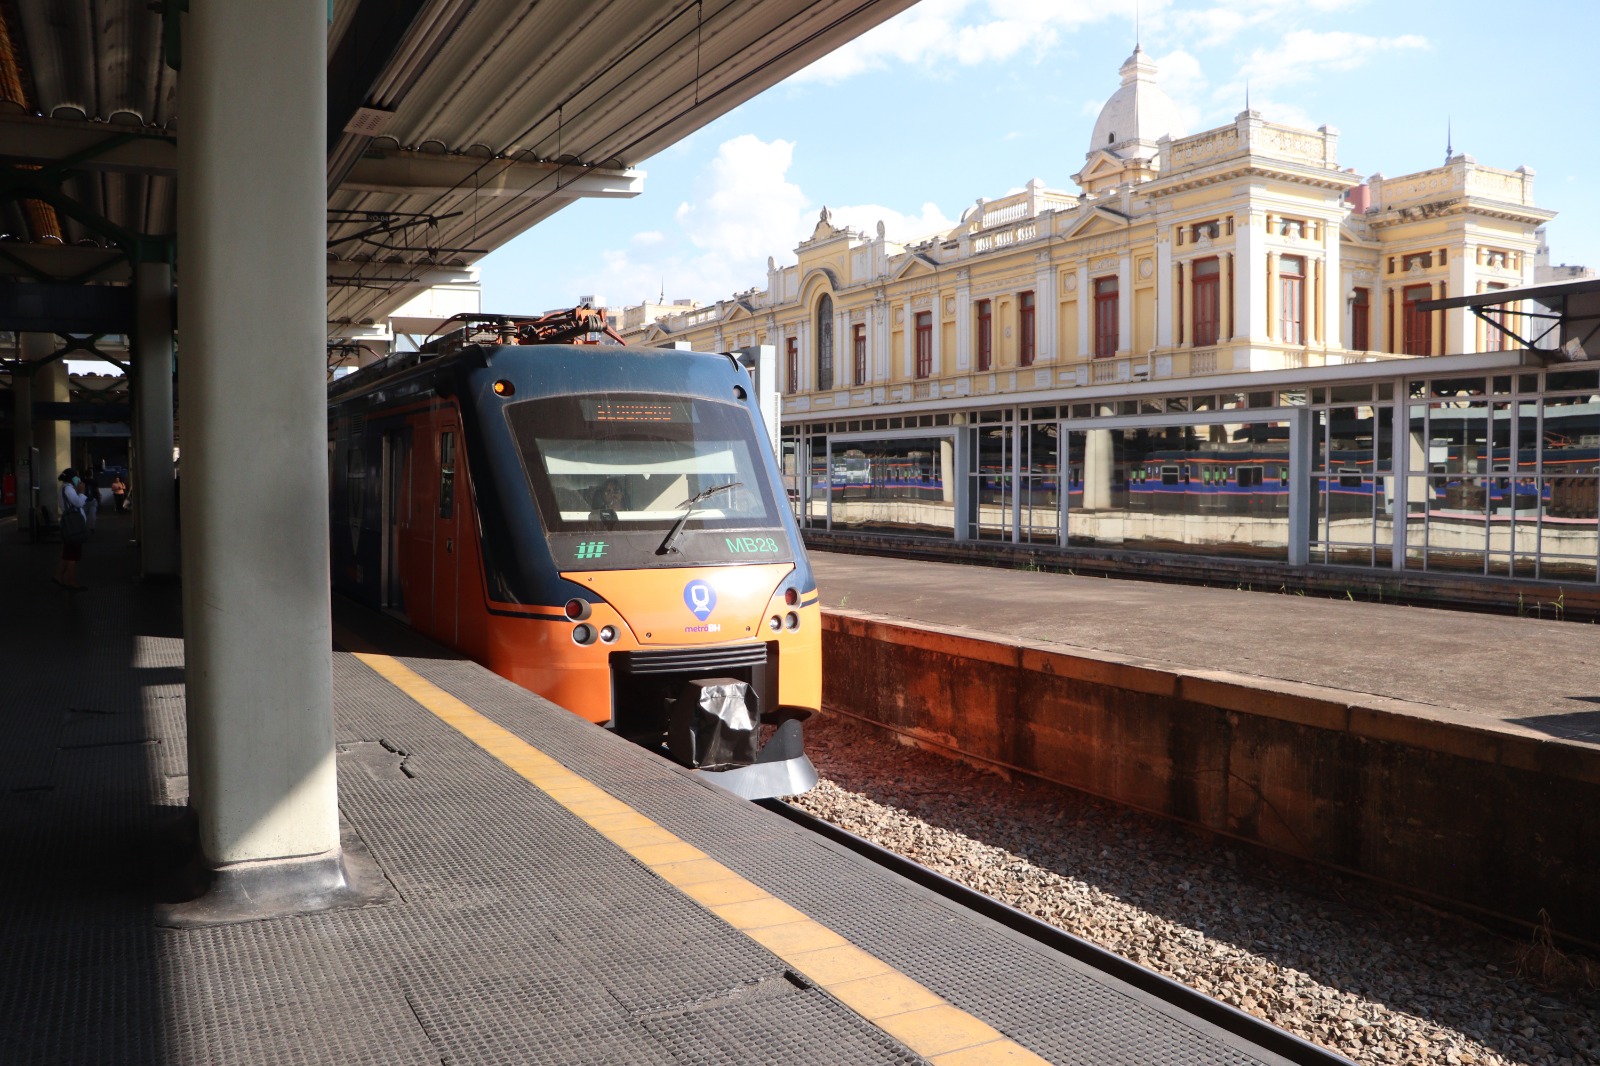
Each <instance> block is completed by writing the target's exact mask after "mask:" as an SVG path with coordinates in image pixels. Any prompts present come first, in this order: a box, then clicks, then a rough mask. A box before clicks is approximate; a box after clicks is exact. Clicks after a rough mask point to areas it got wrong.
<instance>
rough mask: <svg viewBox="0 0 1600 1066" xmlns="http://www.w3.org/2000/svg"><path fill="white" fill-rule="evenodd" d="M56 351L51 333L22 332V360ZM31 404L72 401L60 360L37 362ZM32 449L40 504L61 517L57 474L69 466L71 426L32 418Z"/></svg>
mask: <svg viewBox="0 0 1600 1066" xmlns="http://www.w3.org/2000/svg"><path fill="white" fill-rule="evenodd" d="M55 350H56V338H55V335H54V334H52V333H24V334H23V335H22V358H23V359H24V360H28V361H38V360H42V359H46V358H48V357H49V356H50V354H51V353H53V352H54V351H55ZM31 391H32V394H33V402H34V403H36V404H40V403H67V402H68V401H70V400H71V399H72V381H71V378H70V377H69V376H68V374H67V364H66V361H65V360H63V359H56V360H53V361H51V362H48V363H40V364H39V365H38V366H36V367H35V368H34V370H33V388H32V390H31ZM33 446H34V447H35V448H38V449H39V471H38V475H39V502H40V503H42V504H44V505H45V506H46V507H48V508H49V509H50V513H51V514H52V515H55V516H56V517H57V518H58V519H59V518H60V517H61V515H60V511H61V502H60V492H61V483H60V482H59V481H58V480H57V475H59V474H60V473H61V471H63V470H65V469H66V468H67V467H69V466H71V465H72V423H71V421H69V420H67V419H57V418H38V417H35V418H34V419H33Z"/></svg>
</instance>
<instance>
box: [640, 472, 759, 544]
mask: <svg viewBox="0 0 1600 1066" xmlns="http://www.w3.org/2000/svg"><path fill="white" fill-rule="evenodd" d="M743 486H744V482H742V481H730V482H728V483H727V484H726V485H713V486H711V487H710V488H709V489H706V490H705V491H703V492H697V493H695V494H694V495H693V496H690V497H689V498H688V499H687V500H684V501H683V502H682V503H680V504H679V505H678V506H679V507H682V508H683V509H684V511H683V514H681V515H679V516H678V520H677V522H675V523H673V526H672V530H671V532H669V533H668V534H667V539H666V540H663V541H662V542H661V547H659V548H657V549H656V554H657V555H666V554H668V553H669V552H675V551H677V550H678V549H677V548H674V547H673V546H672V545H673V544H674V543H675V542H676V541H677V539H678V534H680V533H682V532H683V525H684V523H685V522H687V521H689V516H690V515H692V514H694V509H695V508H696V507H698V506H700V505H701V504H702V503H705V502H706V501H707V500H709V499H710V498H711V497H713V496H715V495H716V494H717V493H719V492H727V491H728V490H729V489H737V488H742V487H743Z"/></svg>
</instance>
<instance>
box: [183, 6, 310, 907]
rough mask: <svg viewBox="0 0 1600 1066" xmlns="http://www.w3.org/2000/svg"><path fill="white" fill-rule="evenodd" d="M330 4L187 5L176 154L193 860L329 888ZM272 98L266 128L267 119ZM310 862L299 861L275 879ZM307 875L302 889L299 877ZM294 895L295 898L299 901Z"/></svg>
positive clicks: (244, 892) (242, 874)
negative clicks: (195, 833)
mask: <svg viewBox="0 0 1600 1066" xmlns="http://www.w3.org/2000/svg"><path fill="white" fill-rule="evenodd" d="M327 17H328V8H327V3H326V0H280V2H278V3H274V4H270V5H267V4H214V3H204V4H195V5H193V8H192V10H191V11H190V12H189V14H188V15H187V16H186V19H187V24H186V26H185V33H184V53H183V59H184V68H183V74H182V79H183V112H182V122H183V133H184V136H183V138H182V140H181V141H180V142H179V145H178V174H179V187H180V188H182V189H183V191H184V195H183V196H182V197H181V198H180V201H179V215H178V223H179V224H178V232H180V233H181V234H182V235H183V239H182V249H181V256H182V261H181V263H180V264H179V265H180V269H181V270H182V273H183V278H184V299H183V301H182V305H181V307H180V311H179V320H180V326H181V330H180V332H181V335H182V337H183V343H184V358H183V362H182V365H181V366H180V368H179V372H180V374H181V375H182V376H181V379H180V383H181V386H182V395H183V498H182V505H183V536H184V550H183V601H184V603H183V606H184V611H183V616H184V638H185V655H186V671H185V675H186V682H187V690H188V716H189V787H190V800H189V802H190V805H191V806H192V807H193V808H194V810H195V812H196V814H197V815H198V828H199V843H200V848H201V852H202V854H203V857H204V859H205V861H206V862H207V864H208V865H210V866H212V867H214V868H215V869H216V870H217V872H218V878H217V881H216V883H215V885H214V888H213V894H214V895H215V894H218V893H221V892H224V891H226V886H228V885H234V886H236V887H235V892H236V894H237V897H239V902H240V905H241V906H242V907H243V908H244V909H247V910H248V909H250V908H251V907H253V906H255V905H256V903H257V900H258V898H259V897H257V896H256V895H255V893H254V891H253V888H254V886H258V885H259V884H260V883H261V882H260V881H259V880H258V879H255V878H254V875H257V874H263V873H264V872H265V871H271V872H272V874H273V875H274V876H275V877H276V878H277V880H275V881H271V883H273V884H276V885H278V886H280V887H282V886H283V885H284V883H285V879H287V880H288V881H290V882H293V883H294V884H301V883H303V884H305V885H306V886H307V891H308V892H310V891H312V886H313V885H317V886H325V885H327V884H328V879H329V878H330V877H335V876H337V874H338V871H339V812H338V805H337V796H336V794H335V785H334V747H333V679H332V649H331V642H332V627H331V623H330V618H329V611H330V603H329V591H328V545H327V541H328V455H327V444H326V440H327V438H326V433H327V426H326V415H325V411H326V409H327V399H326V384H325V364H326V355H325V319H326V317H327V313H326V311H327V308H326V302H327V290H326V266H325V257H326V249H325V243H326V240H327V233H326V224H325V210H326V207H327V196H328V194H327V137H326V125H327V123H326V114H327V34H328V26H327ZM263 100H271V101H272V105H273V106H272V107H271V108H270V109H268V110H266V111H263V110H262V108H261V106H260V104H261V101H263ZM290 859H297V860H303V861H300V862H296V863H289V862H282V861H269V860H290ZM302 875H303V877H302ZM288 891H290V892H293V891H294V890H293V888H290V889H288Z"/></svg>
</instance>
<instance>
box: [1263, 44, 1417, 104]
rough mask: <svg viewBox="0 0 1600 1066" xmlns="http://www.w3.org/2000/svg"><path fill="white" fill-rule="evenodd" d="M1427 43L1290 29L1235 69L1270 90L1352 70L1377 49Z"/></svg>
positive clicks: (1415, 47) (1368, 58) (1411, 47)
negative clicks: (1271, 44) (1239, 68)
mask: <svg viewBox="0 0 1600 1066" xmlns="http://www.w3.org/2000/svg"><path fill="white" fill-rule="evenodd" d="M1428 47H1429V45H1428V39H1427V38H1426V37H1419V36H1417V35H1416V34H1405V35H1402V36H1399V37H1370V36H1367V35H1366V34H1360V33H1349V32H1347V31H1344V30H1333V31H1330V32H1327V33H1318V32H1315V31H1313V30H1292V31H1290V32H1289V33H1286V34H1284V35H1283V39H1282V40H1281V41H1279V42H1278V43H1277V44H1276V45H1274V46H1272V47H1270V48H1257V49H1255V50H1254V51H1253V52H1251V53H1250V59H1249V61H1248V62H1247V63H1246V64H1245V65H1244V67H1243V68H1242V69H1241V70H1240V72H1239V73H1240V74H1241V75H1242V77H1243V79H1244V80H1245V81H1247V82H1249V84H1250V87H1251V88H1252V89H1256V88H1260V89H1263V90H1268V91H1270V90H1272V89H1278V88H1282V87H1283V86H1285V85H1294V84H1297V83H1299V82H1304V81H1312V80H1314V79H1316V78H1318V77H1320V76H1321V75H1322V74H1324V73H1325V72H1327V71H1332V70H1354V69H1355V68H1356V67H1359V66H1362V65H1363V64H1365V63H1367V62H1368V61H1370V60H1371V59H1373V58H1374V57H1376V56H1377V54H1378V53H1380V52H1394V51H1405V50H1413V49H1422V50H1426V49H1427V48H1428Z"/></svg>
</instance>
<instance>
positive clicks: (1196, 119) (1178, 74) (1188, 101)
mask: <svg viewBox="0 0 1600 1066" xmlns="http://www.w3.org/2000/svg"><path fill="white" fill-rule="evenodd" d="M1155 63H1156V81H1157V83H1158V84H1159V85H1160V86H1161V88H1162V90H1163V91H1164V92H1165V93H1166V94H1167V95H1168V96H1170V97H1171V98H1172V102H1173V104H1174V105H1176V106H1177V108H1178V116H1179V118H1181V119H1182V120H1183V127H1184V129H1186V130H1188V131H1189V132H1190V133H1196V132H1198V131H1199V130H1200V129H1202V128H1203V119H1202V114H1201V109H1200V105H1199V104H1198V103H1197V101H1199V100H1202V99H1204V97H1205V89H1206V76H1205V72H1204V71H1202V70H1201V69H1200V61H1199V60H1198V59H1196V58H1195V57H1194V56H1193V55H1191V54H1190V53H1188V52H1186V51H1184V50H1183V49H1182V48H1180V49H1178V50H1177V51H1175V52H1170V53H1168V54H1167V55H1164V56H1162V57H1161V58H1159V59H1157V60H1156V61H1155ZM1095 114H1096V115H1098V114H1099V112H1095Z"/></svg>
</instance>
